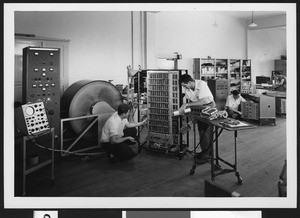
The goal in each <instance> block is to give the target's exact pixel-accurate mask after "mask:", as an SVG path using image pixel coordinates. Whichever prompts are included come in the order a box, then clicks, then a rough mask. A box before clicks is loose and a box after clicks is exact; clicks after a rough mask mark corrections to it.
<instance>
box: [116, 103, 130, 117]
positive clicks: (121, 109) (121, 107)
mask: <svg viewBox="0 0 300 218" xmlns="http://www.w3.org/2000/svg"><path fill="white" fill-rule="evenodd" d="M128 111H129V106H128V105H127V104H124V103H122V104H120V105H119V107H118V114H119V115H121V114H124V113H125V114H126V113H127V112H128Z"/></svg>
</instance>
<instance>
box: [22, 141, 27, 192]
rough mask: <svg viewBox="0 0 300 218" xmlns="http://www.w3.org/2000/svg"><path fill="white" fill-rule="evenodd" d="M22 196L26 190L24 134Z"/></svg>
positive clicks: (24, 143)
mask: <svg viewBox="0 0 300 218" xmlns="http://www.w3.org/2000/svg"><path fill="white" fill-rule="evenodd" d="M22 143H23V144H22V145H23V146H22V147H23V166H22V168H23V174H22V176H23V196H25V194H26V192H25V188H26V138H25V136H24V137H23V142H22Z"/></svg>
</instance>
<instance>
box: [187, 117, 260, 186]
mask: <svg viewBox="0 0 300 218" xmlns="http://www.w3.org/2000/svg"><path fill="white" fill-rule="evenodd" d="M189 117H190V119H192V121H193V129H194V161H193V166H192V169H191V170H190V175H193V174H194V173H195V169H196V166H197V162H196V149H197V147H198V146H199V143H198V144H197V143H196V135H195V134H196V131H195V129H196V128H195V125H196V123H197V122H198V121H202V122H206V123H208V124H209V125H213V126H214V134H215V139H214V140H213V142H212V143H215V148H214V144H212V146H211V180H212V181H214V180H215V177H216V176H219V175H223V174H226V173H231V172H234V173H235V176H236V177H237V179H238V184H242V183H243V180H242V178H241V176H240V174H239V172H238V171H237V143H236V138H237V132H238V131H239V130H247V129H253V128H256V126H255V125H253V124H250V123H247V122H244V121H241V122H242V123H244V124H245V125H244V126H237V127H229V126H224V125H223V124H222V123H224V122H226V121H228V120H234V119H231V118H230V119H228V118H226V119H216V120H209V119H207V118H203V117H201V116H194V115H193V116H191V115H190V116H189ZM224 129H225V130H228V131H233V132H234V163H233V164H232V163H229V162H227V161H226V160H224V159H222V158H221V157H220V156H219V142H218V138H219V136H220V134H221V133H222V131H223V130H224ZM214 155H215V157H214ZM220 162H223V163H224V164H226V165H227V166H229V167H230V169H222V167H221V166H220V164H219V163H220ZM215 168H218V169H219V170H221V171H220V172H218V173H215Z"/></svg>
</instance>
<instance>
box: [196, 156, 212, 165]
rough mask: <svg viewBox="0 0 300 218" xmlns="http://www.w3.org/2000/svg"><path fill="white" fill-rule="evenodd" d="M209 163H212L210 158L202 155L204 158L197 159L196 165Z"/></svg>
mask: <svg viewBox="0 0 300 218" xmlns="http://www.w3.org/2000/svg"><path fill="white" fill-rule="evenodd" d="M209 161H210V157H208V156H204V155H202V156H200V157H198V158H196V163H197V164H204V163H207V162H209Z"/></svg>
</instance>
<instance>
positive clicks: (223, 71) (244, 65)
mask: <svg viewBox="0 0 300 218" xmlns="http://www.w3.org/2000/svg"><path fill="white" fill-rule="evenodd" d="M193 73H194V78H195V79H201V80H204V81H206V82H208V81H209V80H220V81H219V82H218V81H217V82H214V83H217V84H222V86H224V85H223V84H224V83H227V84H228V86H227V87H228V88H227V90H226V91H224V92H223V94H224V93H225V94H226V95H227V93H228V94H229V93H230V92H231V91H233V90H238V91H239V92H241V93H250V90H251V80H252V78H251V60H250V59H226V58H223V59H222V58H211V59H210V58H193ZM225 81H226V82H225ZM210 84H212V83H211V82H210ZM214 97H216V96H214Z"/></svg>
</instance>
